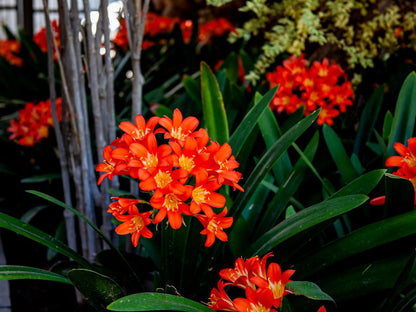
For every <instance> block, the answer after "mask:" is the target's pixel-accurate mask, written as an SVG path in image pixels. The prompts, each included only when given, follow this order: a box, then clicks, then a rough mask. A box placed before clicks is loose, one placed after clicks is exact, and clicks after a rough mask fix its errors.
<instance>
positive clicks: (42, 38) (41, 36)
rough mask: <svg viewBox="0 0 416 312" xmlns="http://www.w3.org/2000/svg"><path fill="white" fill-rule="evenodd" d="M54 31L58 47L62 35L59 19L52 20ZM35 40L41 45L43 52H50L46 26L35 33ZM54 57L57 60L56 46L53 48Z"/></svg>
mask: <svg viewBox="0 0 416 312" xmlns="http://www.w3.org/2000/svg"><path fill="white" fill-rule="evenodd" d="M52 32H53V34H54V36H55V41H56V45H57V46H58V49H59V47H60V44H61V40H60V38H61V37H60V35H59V22H58V21H57V20H53V21H52ZM33 41H34V42H35V43H36V44H37V45H38V46H39V48H40V50H41V51H42V52H43V53H47V52H48V44H47V42H48V41H47V36H46V28H45V27H43V28H41V29H40V30H39V31H38V32H37V33H36V34H34V35H33ZM53 58H54V59H55V60H56V51H55V48H54V49H53Z"/></svg>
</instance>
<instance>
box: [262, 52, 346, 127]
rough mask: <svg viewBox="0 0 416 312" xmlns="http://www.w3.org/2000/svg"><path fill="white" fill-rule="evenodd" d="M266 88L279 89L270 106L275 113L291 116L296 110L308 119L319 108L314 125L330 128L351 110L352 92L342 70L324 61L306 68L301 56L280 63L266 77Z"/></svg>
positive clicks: (305, 62)
mask: <svg viewBox="0 0 416 312" xmlns="http://www.w3.org/2000/svg"><path fill="white" fill-rule="evenodd" d="M266 78H267V80H268V81H269V83H270V87H275V86H276V85H279V88H278V90H277V92H276V95H275V96H274V98H273V100H272V102H271V104H270V106H271V108H272V109H275V110H276V111H277V112H278V113H282V112H284V111H285V112H286V113H288V114H292V113H294V112H295V111H296V110H298V109H299V108H300V107H303V108H304V114H305V116H306V115H309V114H310V113H311V112H312V111H314V110H315V109H317V108H319V107H321V108H322V109H321V112H320V114H319V117H318V120H317V123H318V124H319V125H322V124H324V123H327V124H328V125H330V126H331V125H333V118H335V117H337V116H338V115H339V113H340V112H342V113H344V112H345V111H346V108H347V106H351V105H352V104H353V103H352V100H353V99H354V91H353V90H352V86H351V83H350V82H349V81H348V79H347V75H346V74H345V72H344V71H343V70H342V68H341V67H340V66H339V65H337V64H335V63H333V62H332V63H330V62H329V61H328V59H326V58H325V59H324V60H323V61H322V62H317V61H315V62H313V64H312V65H311V66H310V67H308V66H307V60H306V59H304V55H301V56H300V57H299V58H296V57H295V56H291V57H289V59H287V60H285V61H283V66H280V65H279V66H277V67H276V70H275V71H274V72H271V73H268V74H267V75H266Z"/></svg>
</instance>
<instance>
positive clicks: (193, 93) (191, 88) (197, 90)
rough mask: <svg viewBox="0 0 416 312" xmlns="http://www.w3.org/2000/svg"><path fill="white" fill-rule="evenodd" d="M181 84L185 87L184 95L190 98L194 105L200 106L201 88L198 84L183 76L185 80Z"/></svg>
mask: <svg viewBox="0 0 416 312" xmlns="http://www.w3.org/2000/svg"><path fill="white" fill-rule="evenodd" d="M182 83H183V85H184V87H185V90H186V93H188V95H189V96H190V97H191V99H192V100H194V101H195V103H197V104H199V106H201V87H200V85H199V84H198V82H197V81H196V80H195V79H193V78H192V77H191V76H188V75H185V78H184V79H183V80H182Z"/></svg>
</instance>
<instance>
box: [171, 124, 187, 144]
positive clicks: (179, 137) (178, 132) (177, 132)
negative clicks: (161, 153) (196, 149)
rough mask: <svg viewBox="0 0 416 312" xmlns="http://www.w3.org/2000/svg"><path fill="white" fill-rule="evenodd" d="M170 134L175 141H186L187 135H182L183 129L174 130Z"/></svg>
mask: <svg viewBox="0 0 416 312" xmlns="http://www.w3.org/2000/svg"><path fill="white" fill-rule="evenodd" d="M170 134H171V136H172V137H173V138H174V139H177V140H180V141H183V140H185V135H186V134H185V133H182V128H181V127H178V128H172V131H171V133H170Z"/></svg>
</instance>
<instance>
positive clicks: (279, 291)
mask: <svg viewBox="0 0 416 312" xmlns="http://www.w3.org/2000/svg"><path fill="white" fill-rule="evenodd" d="M269 288H270V289H271V291H272V292H273V298H274V299H278V298H281V297H283V294H284V292H285V286H284V285H283V284H282V281H279V282H278V283H272V282H270V283H269Z"/></svg>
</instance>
